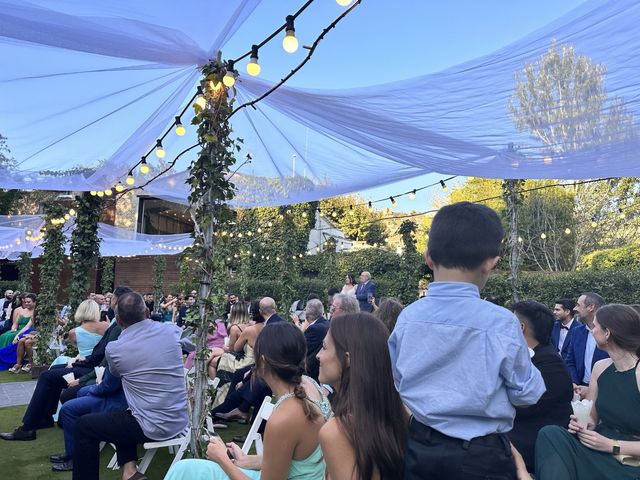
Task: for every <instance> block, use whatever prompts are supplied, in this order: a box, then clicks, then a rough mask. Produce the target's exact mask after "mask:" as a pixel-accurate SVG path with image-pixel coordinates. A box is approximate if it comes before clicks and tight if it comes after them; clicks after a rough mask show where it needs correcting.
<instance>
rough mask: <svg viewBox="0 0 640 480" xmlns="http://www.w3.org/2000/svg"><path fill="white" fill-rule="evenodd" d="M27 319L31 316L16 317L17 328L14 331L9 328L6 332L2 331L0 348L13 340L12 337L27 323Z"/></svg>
mask: <svg viewBox="0 0 640 480" xmlns="http://www.w3.org/2000/svg"><path fill="white" fill-rule="evenodd" d="M29 320H31V317H20V318H18V329H17V330H16V331H15V332H12V331H11V330H9V331H8V332H4V333H3V334H2V335H0V348H2V347H6V346H7V345H9V344H10V343H11V342H13V339H14V338H16V335H18V333H19V332H20V330H22V329H23V328H24V327H25V326H26V325H27V323H29Z"/></svg>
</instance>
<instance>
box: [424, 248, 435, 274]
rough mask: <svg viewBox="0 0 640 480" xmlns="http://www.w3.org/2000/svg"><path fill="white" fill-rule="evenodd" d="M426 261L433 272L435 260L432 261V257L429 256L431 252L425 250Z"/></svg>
mask: <svg viewBox="0 0 640 480" xmlns="http://www.w3.org/2000/svg"><path fill="white" fill-rule="evenodd" d="M424 261H425V263H426V264H427V266H428V267H429V268H430V269H431V270H433V266H434V263H433V260H432V259H431V255H429V250H425V252H424Z"/></svg>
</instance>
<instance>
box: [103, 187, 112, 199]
mask: <svg viewBox="0 0 640 480" xmlns="http://www.w3.org/2000/svg"><path fill="white" fill-rule="evenodd" d="M112 193H113V191H112V190H111V189H110V188H107V189H106V190H105V191H104V194H105V195H106V196H107V197H110V196H111V194H112Z"/></svg>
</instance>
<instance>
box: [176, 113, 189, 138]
mask: <svg viewBox="0 0 640 480" xmlns="http://www.w3.org/2000/svg"><path fill="white" fill-rule="evenodd" d="M185 133H187V129H186V128H184V126H183V125H182V121H181V120H180V117H176V135H178V136H179V137H182V136H183V135H184V134H185Z"/></svg>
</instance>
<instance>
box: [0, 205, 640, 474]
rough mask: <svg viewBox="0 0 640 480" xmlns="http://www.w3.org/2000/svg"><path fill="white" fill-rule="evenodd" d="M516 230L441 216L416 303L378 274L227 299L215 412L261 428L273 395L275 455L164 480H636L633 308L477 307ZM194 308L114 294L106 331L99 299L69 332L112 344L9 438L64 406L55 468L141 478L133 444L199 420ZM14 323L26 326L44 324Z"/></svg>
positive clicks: (214, 459)
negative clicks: (192, 390) (108, 461)
mask: <svg viewBox="0 0 640 480" xmlns="http://www.w3.org/2000/svg"><path fill="white" fill-rule="evenodd" d="M503 235H504V232H503V228H502V225H501V223H500V220H499V218H498V216H497V215H496V213H495V212H493V211H492V210H491V209H489V208H487V207H484V206H481V205H477V204H470V203H466V202H463V203H458V204H454V205H450V206H447V207H444V208H442V209H440V211H439V212H438V214H437V215H436V216H435V217H434V220H433V223H432V226H431V231H430V236H429V245H428V250H427V253H426V255H425V258H426V262H427V264H428V265H429V267H430V268H431V269H432V270H433V272H434V282H432V283H431V284H430V286H429V290H428V292H427V294H426V295H425V296H424V297H423V298H420V299H419V300H418V301H416V302H414V303H412V304H410V305H408V306H406V307H404V306H403V305H402V304H401V303H400V302H399V301H398V300H396V299H392V298H383V299H381V300H378V299H377V298H376V285H375V283H374V282H373V280H372V277H371V275H370V274H369V273H368V272H366V271H364V272H362V273H361V275H360V278H359V280H360V281H359V282H356V279H355V276H354V275H347V276H346V278H345V284H344V286H343V287H342V289H337V288H334V289H331V290H330V291H329V297H328V298H327V299H326V300H325V301H326V306H327V308H325V302H323V301H322V299H321V298H320V296H319V295H315V294H311V295H309V296H308V297H307V298H306V299H304V301H299V302H296V303H295V304H294V306H293V307H292V309H290V311H289V312H288V314H289V315H283V316H280V315H279V314H278V306H277V305H276V302H275V301H274V300H273V299H272V298H270V297H263V298H258V299H255V300H253V301H252V300H251V299H249V298H242V297H241V296H239V295H235V294H229V295H228V298H227V299H226V308H225V312H224V315H222V318H220V319H218V320H216V321H215V322H213V323H212V325H211V326H210V330H209V332H208V356H207V357H205V358H206V362H207V369H208V373H209V375H210V377H211V378H212V379H213V378H218V379H219V387H218V389H217V392H216V396H215V399H214V405H213V410H212V412H211V415H212V417H214V419H215V421H217V422H229V421H241V422H249V421H252V418H251V412H252V409H253V416H254V417H255V415H256V413H257V411H258V409H259V407H260V405H261V404H262V402H263V399H264V398H265V397H266V396H271V397H273V398H274V399H275V405H274V408H273V413H272V414H271V416H270V417H269V419H268V421H267V422H266V424H265V425H263V427H262V435H263V443H264V452H263V453H262V455H249V454H246V453H244V452H243V451H242V450H241V449H240V447H239V446H238V444H236V443H226V444H225V443H223V442H222V441H221V440H220V438H219V437H216V436H214V437H212V438H211V440H210V442H209V445H208V448H207V459H205V460H182V461H180V462H177V463H176V464H175V465H174V466H173V467H172V468H171V469H170V470H169V472H168V473H167V475H166V477H165V479H167V480H181V479H185V480H186V479H219V478H220V479H223V478H232V479H247V478H249V479H251V478H262V479H283V478H288V479H317V480H320V479H325V478H326V479H331V480H341V479H394V478H404V479H475V478H478V479H480V478H482V479H506V478H519V479H521V478H531V474H535V478H537V479H542V480H546V479H576V480H577V479H580V480H583V479H587V480H588V479H594V480H595V479H608V478H612V479H613V478H615V479H625V478H628V479H633V478H640V416H639V415H638V413H637V412H639V411H640V387H639V385H640V370H639V369H638V363H639V360H638V358H639V355H640V307H639V306H637V305H630V306H629V305H619V304H606V302H605V300H604V299H603V298H602V297H601V296H600V295H598V294H597V293H594V292H584V293H581V294H579V295H577V298H576V301H575V302H574V301H573V300H572V299H571V298H568V297H565V296H562V295H559V297H560V298H559V299H558V300H557V302H556V303H555V304H554V305H553V309H550V308H549V307H548V306H546V305H543V304H542V303H539V302H536V301H534V300H525V301H520V302H517V303H515V304H513V305H511V307H510V308H509V309H506V308H504V307H502V306H500V305H496V304H495V303H494V302H491V301H487V300H486V299H482V298H481V297H480V293H479V292H480V291H481V290H482V288H483V287H484V286H485V284H486V281H487V279H488V277H489V275H490V272H491V270H492V269H493V268H494V267H495V265H496V263H497V262H498V260H499V255H500V248H501V244H502V239H503ZM195 300H196V296H195V292H193V294H192V295H191V296H186V297H185V298H184V301H183V302H181V301H180V299H179V298H176V297H173V296H170V295H168V294H167V295H166V296H165V298H163V299H162V300H161V301H160V305H159V310H155V314H154V315H152V312H154V308H153V307H155V305H150V304H149V302H150V301H151V302H152V301H153V300H152V299H150V298H149V296H148V295H147V296H145V298H143V297H142V296H141V295H139V294H137V293H135V292H131V291H129V289H128V288H126V287H120V288H118V289H116V291H115V292H114V293H113V294H112V296H111V298H110V306H111V310H112V311H113V313H114V315H115V320H114V321H112V322H111V323H110V324H109V325H108V327H107V328H106V329H104V330H103V331H102V334H101V335H100V332H98V330H97V326H96V325H98V324H99V323H100V322H99V320H97V321H96V308H95V306H94V304H95V305H97V303H96V302H95V301H93V300H87V301H86V305H84V303H83V305H84V307H86V308H84V309H81V308H79V309H78V310H77V311H76V315H77V316H78V318H80V317H82V318H83V319H84V320H83V322H84V323H82V324H81V325H80V326H79V327H76V332H75V337H76V341H78V342H79V340H80V338H82V337H87V338H95V337H90V336H89V335H85V334H84V333H81V332H82V331H86V332H88V333H90V334H94V335H96V336H99V337H100V338H99V340H98V341H97V343H95V345H94V346H93V348H92V349H91V351H90V352H88V351H86V350H85V351H83V352H82V353H83V354H80V355H78V356H77V357H74V358H70V359H65V360H66V363H62V362H60V364H58V365H54V366H52V368H51V369H50V370H48V371H46V372H44V373H43V374H41V375H40V377H39V379H38V383H37V386H36V390H35V392H34V394H33V397H32V399H31V402H30V404H29V406H28V407H27V410H26V412H25V415H24V417H23V422H22V425H20V426H19V427H18V428H16V430H15V431H13V432H8V433H2V434H0V437H1V438H4V439H5V440H32V439H35V438H36V431H37V430H38V429H40V428H47V427H50V426H52V425H53V417H52V415H53V414H54V413H55V411H56V407H57V403H58V401H59V400H60V401H61V402H62V403H63V405H62V409H61V411H60V416H59V419H58V423H59V424H60V425H61V426H62V428H63V430H64V437H65V451H64V452H62V453H60V454H56V455H52V456H51V458H50V460H51V462H52V464H53V466H52V468H53V469H54V470H62V471H64V470H73V478H77V479H93V478H98V474H99V473H98V472H99V466H98V458H99V448H100V447H99V445H100V442H107V443H112V444H114V445H115V446H116V449H117V456H118V464H119V465H120V466H121V467H122V475H123V479H124V480H127V479H133V480H140V479H144V478H146V477H145V476H144V475H143V474H142V473H140V472H138V471H137V468H136V461H137V456H136V445H137V444H140V443H143V442H146V441H150V440H166V439H169V438H172V437H174V436H176V435H179V434H181V433H182V432H184V431H185V429H186V428H187V427H188V423H189V419H188V418H187V393H186V389H185V381H184V371H185V369H187V370H189V369H190V368H192V367H193V364H194V359H195V358H196V357H197V355H198V352H196V351H195V350H194V348H195V347H194V345H193V343H192V342H191V341H189V335H188V329H189V325H188V322H186V321H185V319H186V318H188V317H189V313H188V312H189V310H190V309H191V308H192V307H193V305H194V304H195ZM90 302H93V304H92V303H90ZM23 303H24V301H23ZM81 307H82V305H81ZM150 307H151V308H150ZM183 307H184V309H185V312H184V313H183V315H180V309H181V308H183ZM21 308H22V307H21ZM25 308H26V307H25ZM107 310H108V308H107ZM168 311H170V312H171V315H169V314H168V313H166V312H168ZM163 312H164V313H163ZM23 315H24V316H28V315H27V313H25V312H21V313H20V314H19V317H20V318H22V316H23ZM285 316H290V318H287V319H285V318H283V317H285ZM31 317H33V313H32V314H31ZM181 318H182V320H180V319H181ZM13 322H14V317H13V316H12V326H11V328H10V329H9V332H7V333H11V334H14V333H15V336H18V335H19V334H20V333H22V334H24V333H25V332H26V331H28V330H24V329H25V327H27V325H28V324H29V322H31V326H33V325H35V324H36V322H35V320H33V319H24V320H23V321H22V327H20V322H18V323H17V324H16V325H15V328H13V326H14V325H13ZM78 328H81V329H82V330H81V331H80V335H79V332H78V331H77V330H78ZM23 330H24V331H23ZM2 338H3V337H0V339H2ZM11 341H12V342H13V340H11ZM200 358H201V357H200ZM99 366H102V367H104V376H103V377H102V378H101V379H100V378H96V376H98V375H99V373H98V372H99V369H96V368H95V367H99ZM69 373H72V374H73V377H74V380H72V381H68V377H66V375H67V374H69ZM100 376H101V375H100ZM96 380H98V381H96ZM581 400H584V401H583V402H581V403H580V405H581V406H584V405H589V403H588V402H589V401H590V402H592V404H591V405H592V406H591V410H590V414H589V419H588V421H584V419H582V418H578V417H577V416H576V415H574V414H573V410H572V404H574V402H579V401H581Z"/></svg>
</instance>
